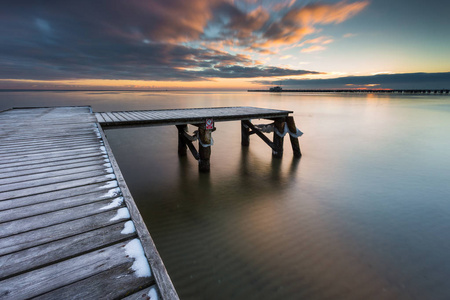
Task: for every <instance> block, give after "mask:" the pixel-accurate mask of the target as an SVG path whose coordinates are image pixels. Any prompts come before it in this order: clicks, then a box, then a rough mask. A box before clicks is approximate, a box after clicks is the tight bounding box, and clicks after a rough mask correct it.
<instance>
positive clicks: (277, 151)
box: [272, 118, 286, 158]
mask: <svg viewBox="0 0 450 300" xmlns="http://www.w3.org/2000/svg"><path fill="white" fill-rule="evenodd" d="M285 123H286V122H285V118H278V119H275V123H274V130H273V145H274V147H273V149H272V156H273V157H276V158H281V157H283V142H284V137H281V136H279V135H278V134H277V132H276V129H277V130H278V132H281V133H283V132H284V124H285Z"/></svg>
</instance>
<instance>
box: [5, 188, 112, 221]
mask: <svg viewBox="0 0 450 300" xmlns="http://www.w3.org/2000/svg"><path fill="white" fill-rule="evenodd" d="M120 194H121V192H120V189H119V188H113V189H108V190H96V189H94V188H92V190H90V193H86V194H83V195H77V196H72V197H63V198H60V199H55V200H50V201H47V202H38V203H35V202H33V203H32V204H29V205H26V206H24V205H21V204H23V201H20V200H21V199H14V201H10V203H9V204H10V207H9V208H8V209H4V210H0V223H3V222H9V221H13V220H19V219H23V218H28V217H31V216H36V215H41V214H45V213H49V212H52V211H58V210H61V209H66V208H70V207H75V206H80V205H85V204H89V203H92V202H96V201H102V200H106V199H111V198H116V197H118V196H120ZM58 196H59V195H57V197H58ZM59 197H60V196H59ZM6 201H8V200H5V201H2V202H0V203H1V204H3V203H4V202H6Z"/></svg>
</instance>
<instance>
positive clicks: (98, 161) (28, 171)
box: [0, 155, 109, 179]
mask: <svg viewBox="0 0 450 300" xmlns="http://www.w3.org/2000/svg"><path fill="white" fill-rule="evenodd" d="M108 161H109V160H106V159H105V158H103V156H101V155H99V156H94V157H87V158H85V159H77V160H67V161H60V162H59V163H58V162H56V163H53V164H49V166H47V167H45V164H44V166H43V167H35V165H33V167H32V168H20V169H19V168H17V169H15V170H11V171H6V172H3V171H2V170H1V169H0V179H5V178H13V177H22V176H27V175H33V174H39V173H47V172H53V171H59V170H63V169H75V168H81V167H87V166H92V165H105V166H106V165H107V164H109V163H108ZM66 162H67V163H66ZM41 166H42V165H41Z"/></svg>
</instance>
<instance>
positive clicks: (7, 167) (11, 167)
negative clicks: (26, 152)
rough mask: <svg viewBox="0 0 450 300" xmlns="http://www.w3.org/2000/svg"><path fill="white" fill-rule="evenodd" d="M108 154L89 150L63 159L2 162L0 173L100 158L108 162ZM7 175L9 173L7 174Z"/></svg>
mask: <svg viewBox="0 0 450 300" xmlns="http://www.w3.org/2000/svg"><path fill="white" fill-rule="evenodd" d="M107 157H108V156H107V155H106V154H103V153H98V152H89V153H87V154H85V155H77V154H76V155H73V156H67V157H66V158H65V159H64V157H62V158H61V157H59V158H56V159H50V160H45V159H44V160H37V161H30V162H27V163H26V164H23V163H12V164H4V165H0V174H3V173H7V172H19V171H26V170H30V171H31V170H34V169H40V168H47V167H58V166H61V165H64V164H65V163H67V164H72V163H79V162H84V161H89V160H99V161H100V160H102V159H103V161H104V162H105V163H107V162H109V159H108V158H107ZM8 176H9V175H8Z"/></svg>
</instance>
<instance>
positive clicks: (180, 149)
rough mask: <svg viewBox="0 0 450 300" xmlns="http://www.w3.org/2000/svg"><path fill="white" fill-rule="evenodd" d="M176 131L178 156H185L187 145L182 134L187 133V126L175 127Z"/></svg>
mask: <svg viewBox="0 0 450 300" xmlns="http://www.w3.org/2000/svg"><path fill="white" fill-rule="evenodd" d="M176 126H177V129H178V156H186V154H187V145H186V142H185V138H184V133H185V132H187V128H188V127H187V125H176Z"/></svg>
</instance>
